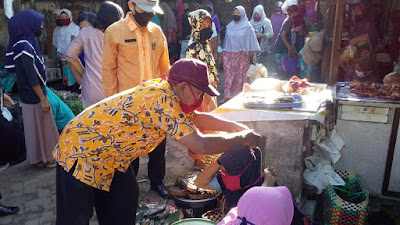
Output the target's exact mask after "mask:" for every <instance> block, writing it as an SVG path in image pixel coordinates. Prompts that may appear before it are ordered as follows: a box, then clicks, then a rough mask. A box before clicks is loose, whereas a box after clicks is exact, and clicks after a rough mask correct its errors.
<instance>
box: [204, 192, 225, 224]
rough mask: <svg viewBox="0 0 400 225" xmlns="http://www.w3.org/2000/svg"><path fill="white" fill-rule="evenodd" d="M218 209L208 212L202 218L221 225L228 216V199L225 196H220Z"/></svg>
mask: <svg viewBox="0 0 400 225" xmlns="http://www.w3.org/2000/svg"><path fill="white" fill-rule="evenodd" d="M217 204H218V208H216V209H213V210H210V211H207V212H206V213H204V214H203V215H202V216H201V217H202V218H203V219H209V220H211V221H213V222H216V223H219V222H220V221H221V220H222V219H223V218H224V217H225V216H226V214H227V212H226V209H225V207H226V198H225V195H223V194H220V195H219V196H218V198H217Z"/></svg>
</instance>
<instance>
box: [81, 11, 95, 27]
mask: <svg viewBox="0 0 400 225" xmlns="http://www.w3.org/2000/svg"><path fill="white" fill-rule="evenodd" d="M95 20H96V14H94V13H92V12H82V13H81V14H79V16H78V20H77V23H78V24H77V25H78V26H79V29H82V28H85V27H93V24H94V21H95Z"/></svg>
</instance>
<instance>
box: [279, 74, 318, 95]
mask: <svg viewBox="0 0 400 225" xmlns="http://www.w3.org/2000/svg"><path fill="white" fill-rule="evenodd" d="M282 90H283V91H284V92H286V93H296V94H299V95H307V94H309V93H310V92H312V91H315V85H313V84H311V83H310V82H308V80H307V79H306V78H304V79H300V78H298V77H296V76H294V77H292V78H291V79H290V80H289V81H287V82H285V83H284V84H283V85H282Z"/></svg>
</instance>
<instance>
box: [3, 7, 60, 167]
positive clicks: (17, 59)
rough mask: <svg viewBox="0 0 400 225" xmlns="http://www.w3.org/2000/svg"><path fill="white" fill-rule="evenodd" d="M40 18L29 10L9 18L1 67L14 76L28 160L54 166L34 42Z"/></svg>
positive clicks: (52, 128) (52, 131) (52, 134)
mask: <svg viewBox="0 0 400 225" xmlns="http://www.w3.org/2000/svg"><path fill="white" fill-rule="evenodd" d="M43 19H44V15H42V14H40V13H38V12H36V11H34V10H32V9H27V10H23V11H21V12H20V13H18V14H16V15H15V16H14V17H12V18H11V19H10V21H9V24H8V31H9V34H10V43H9V46H8V49H7V53H6V64H5V68H6V69H8V70H11V71H15V73H16V75H17V85H18V91H19V95H20V100H21V105H22V117H23V123H24V132H25V144H26V155H27V159H28V161H29V162H30V163H32V164H36V165H37V166H45V167H55V165H56V164H55V163H54V158H53V156H52V155H51V153H52V150H53V149H54V147H55V146H56V144H57V141H58V130H57V127H56V123H55V121H54V118H53V115H52V111H51V108H50V103H49V100H48V98H47V92H46V72H45V66H44V59H43V57H42V55H41V52H40V49H39V46H38V44H37V42H36V39H35V36H36V37H37V36H40V35H41V31H42V29H43V26H42V22H43Z"/></svg>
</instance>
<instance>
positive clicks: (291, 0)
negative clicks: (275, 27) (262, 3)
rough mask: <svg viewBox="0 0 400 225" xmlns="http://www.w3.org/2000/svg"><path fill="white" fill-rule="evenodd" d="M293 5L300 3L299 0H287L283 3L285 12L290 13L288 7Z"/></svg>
mask: <svg viewBox="0 0 400 225" xmlns="http://www.w3.org/2000/svg"><path fill="white" fill-rule="evenodd" d="M291 5H299V3H298V2H297V0H286V1H285V2H284V3H283V5H282V7H281V9H282V12H283V13H285V14H288V13H287V8H288V7H289V6H291Z"/></svg>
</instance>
